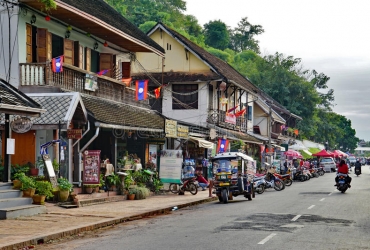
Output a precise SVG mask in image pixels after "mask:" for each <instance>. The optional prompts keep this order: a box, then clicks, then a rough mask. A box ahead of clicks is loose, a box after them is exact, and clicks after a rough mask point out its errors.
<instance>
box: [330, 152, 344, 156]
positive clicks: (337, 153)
mask: <svg viewBox="0 0 370 250" xmlns="http://www.w3.org/2000/svg"><path fill="white" fill-rule="evenodd" d="M331 153H332V154H333V155H334V157H342V156H344V154H343V153H342V152H340V151H339V150H334V151H333V152H331Z"/></svg>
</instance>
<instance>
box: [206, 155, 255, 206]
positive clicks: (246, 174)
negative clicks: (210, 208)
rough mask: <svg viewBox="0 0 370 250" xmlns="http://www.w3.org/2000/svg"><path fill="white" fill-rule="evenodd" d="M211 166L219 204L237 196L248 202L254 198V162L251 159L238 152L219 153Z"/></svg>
mask: <svg viewBox="0 0 370 250" xmlns="http://www.w3.org/2000/svg"><path fill="white" fill-rule="evenodd" d="M212 166H213V172H214V176H215V180H214V188H215V189H216V195H217V197H218V200H219V201H220V202H223V203H227V202H228V201H229V200H232V199H233V197H236V196H238V195H244V197H245V198H247V199H248V200H252V197H253V198H254V197H255V193H254V189H253V177H254V175H255V174H256V162H255V161H254V160H253V158H252V157H250V156H248V155H246V154H243V153H240V152H227V153H220V154H217V155H216V156H214V157H213V158H212Z"/></svg>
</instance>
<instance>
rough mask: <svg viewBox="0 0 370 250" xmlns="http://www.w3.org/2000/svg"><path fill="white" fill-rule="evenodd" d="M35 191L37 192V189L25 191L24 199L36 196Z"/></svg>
mask: <svg viewBox="0 0 370 250" xmlns="http://www.w3.org/2000/svg"><path fill="white" fill-rule="evenodd" d="M35 191H36V189H35V188H29V189H26V190H23V197H32V196H34V195H35Z"/></svg>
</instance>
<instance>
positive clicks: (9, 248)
mask: <svg viewBox="0 0 370 250" xmlns="http://www.w3.org/2000/svg"><path fill="white" fill-rule="evenodd" d="M215 200H218V199H217V197H212V198H210V197H209V198H206V199H203V200H199V201H193V202H188V203H183V204H180V205H177V207H178V208H179V209H180V208H184V207H190V206H195V205H199V204H203V203H207V202H211V201H215ZM172 209H173V207H172V206H171V207H166V208H161V209H156V210H153V211H149V212H145V213H141V214H136V215H131V216H127V217H118V218H114V219H106V220H101V221H100V222H98V223H92V224H90V225H86V226H83V227H73V228H67V229H64V230H61V231H58V232H54V233H50V234H46V235H40V236H33V237H31V238H28V239H26V240H23V241H21V242H18V243H13V244H11V245H5V246H2V247H1V249H4V250H14V249H22V248H26V249H28V248H27V247H29V246H34V245H38V244H44V243H46V242H48V241H50V240H55V239H60V238H64V237H67V236H73V235H76V234H79V233H82V232H87V231H92V230H95V229H100V228H104V227H108V226H112V225H116V224H121V223H125V222H127V221H134V220H140V219H143V218H145V217H149V216H153V215H163V214H169V213H170V212H172Z"/></svg>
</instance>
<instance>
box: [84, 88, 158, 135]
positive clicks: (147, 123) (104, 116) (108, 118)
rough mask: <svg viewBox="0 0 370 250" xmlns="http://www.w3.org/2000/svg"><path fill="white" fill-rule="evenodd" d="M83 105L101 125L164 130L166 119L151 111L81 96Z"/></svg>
mask: <svg viewBox="0 0 370 250" xmlns="http://www.w3.org/2000/svg"><path fill="white" fill-rule="evenodd" d="M81 96H82V100H83V103H84V105H85V107H86V109H87V110H88V111H90V112H91V113H92V114H93V116H94V118H95V119H96V120H97V121H100V122H101V123H106V124H113V125H121V126H132V127H140V128H155V129H163V128H164V118H162V116H160V115H159V114H157V113H156V112H155V111H152V110H150V109H145V108H140V107H136V106H131V105H128V104H124V103H120V102H114V101H110V100H106V99H102V98H99V97H95V96H90V95H86V94H81Z"/></svg>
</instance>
